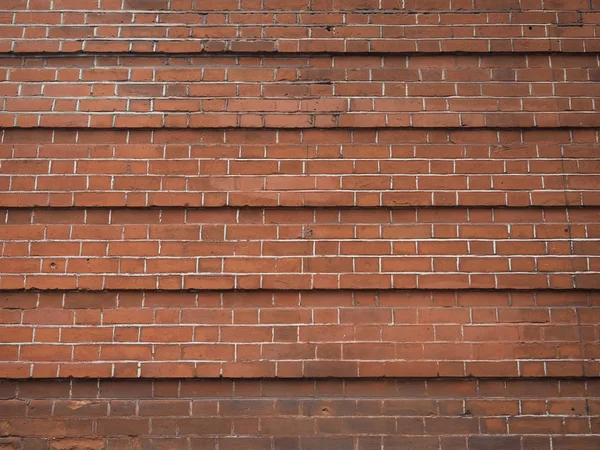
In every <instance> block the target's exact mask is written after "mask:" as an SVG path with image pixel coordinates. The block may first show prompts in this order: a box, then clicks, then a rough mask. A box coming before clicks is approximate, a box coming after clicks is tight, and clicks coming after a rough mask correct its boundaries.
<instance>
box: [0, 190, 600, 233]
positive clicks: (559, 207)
mask: <svg viewBox="0 0 600 450" xmlns="http://www.w3.org/2000/svg"><path fill="white" fill-rule="evenodd" d="M274 192H275V191H274ZM392 192H393V191H392ZM559 192H562V191H559ZM9 193H10V191H0V194H9ZM30 193H31V192H30ZM565 208H569V209H585V210H597V209H600V205H593V206H590V205H568V204H567V205H552V206H543V205H541V206H537V205H533V206H527V205H525V206H506V205H497V206H493V205H491V206H490V205H476V206H468V205H467V206H462V205H450V206H444V205H440V206H431V205H428V206H335V205H332V206H329V205H328V206H319V205H315V206H229V205H227V206H214V207H206V206H204V207H202V206H185V205H181V206H171V205H169V206H70V207H65V206H57V207H53V206H0V211H1V210H9V211H10V210H23V209H29V210H44V211H73V210H86V209H87V210H131V209H135V210H176V209H186V210H194V211H196V210H199V211H203V210H206V211H214V210H217V209H221V210H223V209H226V210H235V211H237V210H239V209H244V210H249V209H252V210H263V209H265V210H286V209H292V210H303V209H304V210H307V209H308V210H311V209H327V210H332V209H335V210H362V211H380V210H401V211H405V210H414V209H420V210H425V209H427V210H436V209H437V210H439V209H455V210H456V209H469V210H481V209H484V210H488V209H502V210H524V209H529V210H564V209H565ZM428 223H432V222H418V221H412V222H411V224H412V225H414V224H428ZM436 223H437V222H436ZM440 223H441V224H444V223H446V224H452V225H456V222H440ZM471 223H472V222H467V223H465V224H464V225H466V224H471ZM474 223H477V222H474ZM487 223H496V222H485V223H484V224H487ZM508 223H510V224H512V225H516V224H517V223H515V222H507V224H508ZM565 223H568V221H567V220H565V221H564V222H552V224H565ZM236 224H237V223H232V224H231V225H236ZM284 224H285V223H281V224H280V225H284ZM365 224H367V223H365ZM369 224H372V223H369ZM377 224H380V223H379V222H378V223H376V224H375V225H377ZM500 224H502V223H500ZM527 224H531V223H530V222H528V223H527ZM544 224H545V223H541V224H540V225H544ZM2 225H11V224H9V223H1V222H0V226H2ZM18 225H45V224H44V223H35V222H33V223H26V224H18ZM47 225H51V224H47ZM70 225H86V224H85V223H73V224H70ZM95 225H115V224H95ZM121 225H127V224H126V223H124V224H121ZM147 225H148V224H147ZM150 225H160V224H150ZM274 225H276V224H274ZM292 225H294V224H292ZM296 225H297V224H296Z"/></svg>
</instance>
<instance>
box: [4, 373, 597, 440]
mask: <svg viewBox="0 0 600 450" xmlns="http://www.w3.org/2000/svg"><path fill="white" fill-rule="evenodd" d="M0 389H2V393H1V396H2V400H0V429H2V431H3V435H4V436H5V437H3V438H0V445H4V447H3V448H9V449H28V448H35V449H40V450H50V449H53V450H59V449H80V450H101V449H108V450H112V449H122V450H124V449H131V450H133V449H156V450H162V449H165V450H166V449H169V450H189V449H199V450H205V449H206V450H208V449H211V450H213V449H215V448H218V449H220V450H223V449H226V450H234V449H235V450H237V449H253V450H282V449H287V450H326V449H343V450H346V449H348V450H375V449H377V450H379V449H381V448H386V449H394V450H398V449H419V450H438V449H440V450H460V449H466V448H469V449H473V450H507V449H511V450H520V449H522V450H530V449H534V448H535V449H540V450H550V449H553V450H579V449H581V450H591V449H594V448H598V446H600V436H599V435H598V433H599V432H600V386H599V384H598V381H597V380H596V381H587V382H585V381H581V380H576V381H560V382H558V381H556V380H546V381H542V380H534V381H526V382H525V381H514V380H511V381H498V380H492V381H482V380H480V381H476V380H447V381H446V380H433V381H427V382H424V381H414V380H388V381H366V380H365V381H340V380H317V381H314V380H308V379H307V380H303V381H292V380H290V381H283V380H265V381H262V382H261V381H258V380H251V381H230V380H216V381H205V380H202V381H197V380H173V381H154V382H152V381H143V380H137V381H134V382H132V381H109V380H102V381H100V382H97V381H86V380H73V381H71V382H69V381H63V382H53V381H21V382H19V383H15V382H10V383H5V384H4V385H0Z"/></svg>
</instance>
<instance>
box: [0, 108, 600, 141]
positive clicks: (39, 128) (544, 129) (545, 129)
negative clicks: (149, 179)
mask: <svg viewBox="0 0 600 450" xmlns="http://www.w3.org/2000/svg"><path fill="white" fill-rule="evenodd" d="M382 98H384V97H382ZM415 98H416V97H415ZM388 113H390V114H395V113H394V112H393V111H388ZM423 113H424V112H423V111H417V112H414V113H413V114H423ZM438 113H445V114H448V112H433V111H432V112H431V113H430V114H438ZM472 113H475V114H478V112H472ZM472 113H471V112H466V113H465V112H463V114H472ZM554 113H556V114H559V113H563V114H572V113H571V112H564V111H562V112H559V111H555V112H553V114H554ZM598 113H599V111H584V112H580V113H576V114H589V115H591V114H598ZM2 114H25V115H27V114H29V113H28V112H26V111H11V112H8V111H2ZM34 114H41V115H49V114H48V113H45V112H39V111H38V112H35V113H34ZM113 114H114V113H105V114H95V115H97V116H110V115H113ZM116 114H121V115H123V116H125V117H144V116H148V115H150V114H152V113H150V112H147V113H138V114H133V113H116ZM154 114H164V115H165V116H166V115H171V114H185V113H177V112H164V113H160V112H159V113H154ZM196 114H197V115H198V116H200V115H202V114H205V113H202V112H198V113H196ZM240 114H243V113H242V112H239V113H237V112H236V113H233V112H231V113H228V114H212V115H213V116H223V115H229V116H237V115H240ZM335 114H338V113H331V114H315V115H316V116H327V115H335ZM340 114H341V113H340ZM365 114H367V113H365V112H355V113H352V114H350V115H356V116H358V115H365ZM372 114H379V113H378V112H376V111H373V112H372ZM382 114H383V113H382ZM400 114H407V115H408V114H411V113H410V112H409V113H400ZM450 114H456V115H458V114H461V113H458V112H455V113H453V112H450ZM493 114H505V115H511V114H512V113H511V112H505V113H502V112H493ZM517 114H522V112H519V113H517ZM50 115H66V116H72V115H79V116H91V115H92V114H87V113H77V114H70V113H59V112H56V113H53V114H50ZM272 115H277V116H282V117H289V116H290V114H289V113H278V114H272ZM292 116H293V115H292ZM597 128H598V127H597V126H567V125H565V126H558V127H512V126H511V127H506V128H503V127H498V126H490V127H481V126H479V127H456V126H451V127H442V126H440V127H415V126H412V125H407V126H389V127H385V126H384V127H382V126H379V127H352V126H344V127H330V128H323V127H306V126H298V127H238V126H229V127H206V128H202V127H185V128H183V127H139V128H136V127H106V128H96V127H82V126H76V127H48V126H31V127H23V126H10V127H7V126H3V127H0V132H4V131H6V130H28V131H31V132H36V131H42V130H54V131H69V132H74V131H75V130H78V131H82V132H89V131H102V132H106V131H107V130H110V132H115V131H120V132H125V131H127V132H141V131H148V132H150V131H152V132H153V131H175V132H177V131H182V132H183V131H185V132H188V133H189V132H192V131H194V132H198V133H205V132H208V131H225V132H226V131H232V130H236V131H245V132H248V131H256V132H258V131H272V132H273V131H281V132H286V131H323V132H331V131H337V130H343V131H355V132H364V131H381V132H386V131H390V132H391V131H407V130H414V131H423V132H426V131H440V130H443V131H446V132H453V131H469V132H476V131H497V132H507V131H521V132H528V131H536V132H552V131H554V130H567V131H571V130H573V131H577V130H593V129H597ZM449 143H450V144H452V143H453V142H452V141H449ZM74 144H75V143H74ZM149 144H152V143H151V142H149ZM325 144H328V142H324V145H325ZM572 144H576V143H575V142H573V143H572ZM586 144H590V145H596V144H595V143H586ZM197 145H205V144H201V143H198V144H197ZM240 145H241V144H240ZM367 145H368V144H367ZM416 145H418V144H416ZM432 145H433V144H432ZM470 145H473V144H470ZM494 145H501V143H497V144H494Z"/></svg>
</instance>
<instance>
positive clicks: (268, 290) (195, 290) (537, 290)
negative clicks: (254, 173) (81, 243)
mask: <svg viewBox="0 0 600 450" xmlns="http://www.w3.org/2000/svg"><path fill="white" fill-rule="evenodd" d="M48 275H52V274H48ZM428 275H429V274H428ZM432 275H435V273H432ZM83 276H93V274H91V275H83ZM448 291H456V292H481V293H498V292H506V293H510V292H515V293H521V292H532V293H534V294H535V293H553V294H559V293H562V294H572V293H578V294H581V293H585V292H588V293H594V292H600V288H571V289H552V288H547V287H545V288H531V289H529V288H497V289H496V288H488V289H481V288H445V289H442V288H437V289H433V288H420V289H415V288H400V287H393V288H392V287H391V288H368V289H356V288H354V289H353V288H333V289H323V288H318V289H307V288H299V289H277V288H257V289H241V288H226V289H198V288H189V289H172V290H168V289H144V288H141V289H140V288H136V289H125V288H105V289H60V288H52V289H38V288H31V289H25V288H22V289H4V290H0V293H2V294H3V295H4V294H7V293H21V294H23V293H30V294H32V295H33V294H44V293H48V292H54V293H56V292H62V293H64V294H68V293H86V294H95V293H106V292H117V293H118V292H150V293H164V294H166V295H173V294H177V293H182V294H183V293H186V294H189V293H204V294H209V293H241V292H252V293H255V292H263V293H265V294H266V293H277V292H296V293H302V292H306V293H310V294H313V295H314V294H315V293H317V292H321V293H323V294H330V293H331V292H358V293H365V292H388V293H389V292H399V293H400V292H413V293H423V292H438V293H447V292H448ZM542 307H543V306H536V307H535V308H542ZM566 307H573V308H584V307H590V306H589V305H588V304H584V305H581V304H572V305H567V306H566ZM192 308H198V307H192ZM217 308H220V307H217ZM465 308H466V306H465ZM5 309H7V310H9V309H20V308H5ZM112 309H114V308H112Z"/></svg>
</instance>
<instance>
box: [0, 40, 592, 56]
mask: <svg viewBox="0 0 600 450" xmlns="http://www.w3.org/2000/svg"><path fill="white" fill-rule="evenodd" d="M213 39H214V38H213ZM374 39H376V40H377V41H383V40H384V39H379V38H374ZM437 39H439V40H444V38H437ZM473 39H477V38H468V40H473ZM479 39H481V40H484V39H487V38H479ZM520 39H521V38H520ZM522 39H528V40H529V38H522ZM548 39H551V38H545V40H548ZM581 39H584V38H581ZM588 39H598V40H600V37H598V38H594V37H590V38H588ZM21 40H22V41H25V42H27V41H30V39H21ZM47 40H48V38H43V39H40V41H44V42H45V41H47ZM57 40H59V39H57ZM90 40H91V39H90ZM115 40H116V41H122V42H124V43H130V42H132V41H135V40H136V39H130V38H128V39H124V38H118V39H114V40H113V41H111V42H114V41H115ZM157 40H158V41H159V42H160V40H161V39H153V40H152V41H157ZM163 40H164V41H165V42H168V41H167V40H166V39H163ZM202 40H205V41H208V40H210V38H206V39H198V41H202ZM298 40H299V41H301V40H300V39H298ZM306 40H309V39H306ZM313 40H314V41H316V42H319V40H320V39H313ZM325 40H327V39H325ZM339 40H340V41H342V39H341V38H340V39H339ZM354 40H355V41H362V39H354ZM401 40H404V39H399V38H394V39H392V38H390V39H387V41H390V42H393V41H401ZM454 40H459V39H454ZM81 41H82V40H76V42H81ZM173 41H174V42H187V41H189V39H179V40H173ZM222 41H224V42H227V41H231V42H238V41H241V39H239V38H236V39H231V38H229V39H222ZM243 41H244V42H262V40H260V39H254V40H243ZM74 55H77V56H86V55H90V56H94V57H100V56H106V57H119V56H124V57H131V56H139V57H152V56H154V57H156V56H162V55H166V56H172V57H199V56H206V57H216V56H222V55H227V56H248V55H252V56H273V57H276V56H280V55H281V56H286V57H288V58H289V57H298V58H302V57H311V56H344V55H352V56H371V57H372V56H378V57H381V56H402V55H405V56H411V55H424V56H433V55H447V56H454V55H461V56H465V55H474V56H478V55H482V56H483V55H484V56H486V57H502V56H515V57H516V56H522V55H543V56H565V55H575V56H592V55H600V51H589V52H586V51H562V52H561V51H556V50H550V51H539V50H538V51H526V52H525V51H524V52H519V51H511V52H507V51H502V52H493V51H489V50H486V51H473V50H467V51H463V50H456V51H436V52H424V51H418V50H415V51H410V52H409V51H406V50H403V51H399V52H382V51H376V52H375V51H374V52H365V51H362V52H352V51H342V52H340V51H318V52H289V51H286V52H283V51H278V50H273V51H264V50H262V51H248V52H241V51H239V50H236V51H228V50H224V51H221V52H215V51H200V52H182V53H178V52H166V51H156V52H134V51H129V52H123V51H120V52H114V53H111V52H97V53H96V52H93V51H88V50H85V51H84V50H81V51H74V52H47V53H44V52H31V53H28V52H0V57H15V58H17V57H26V58H72V57H73V56H74Z"/></svg>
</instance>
